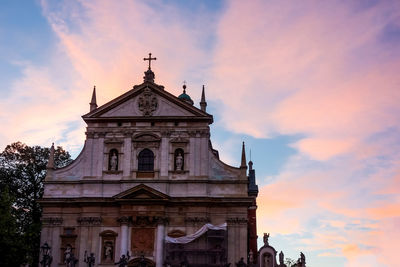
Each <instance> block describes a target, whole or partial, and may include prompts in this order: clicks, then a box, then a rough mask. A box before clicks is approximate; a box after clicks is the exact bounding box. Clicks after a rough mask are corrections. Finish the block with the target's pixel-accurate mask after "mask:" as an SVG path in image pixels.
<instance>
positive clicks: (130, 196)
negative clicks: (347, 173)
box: [114, 184, 169, 200]
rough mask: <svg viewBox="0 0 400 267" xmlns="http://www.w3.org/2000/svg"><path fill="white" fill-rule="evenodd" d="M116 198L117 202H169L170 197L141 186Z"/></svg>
mask: <svg viewBox="0 0 400 267" xmlns="http://www.w3.org/2000/svg"><path fill="white" fill-rule="evenodd" d="M114 198H115V199H117V200H168V199H169V196H168V195H166V194H164V193H162V192H160V191H157V190H155V189H154V188H151V187H149V186H147V185H144V184H140V185H137V186H135V187H132V188H131V189H128V190H126V191H124V192H121V193H119V194H118V195H115V196H114Z"/></svg>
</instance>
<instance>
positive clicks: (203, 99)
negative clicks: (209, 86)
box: [200, 85, 207, 112]
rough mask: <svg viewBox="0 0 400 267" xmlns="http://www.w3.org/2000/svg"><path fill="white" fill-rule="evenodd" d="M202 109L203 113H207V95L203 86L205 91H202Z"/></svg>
mask: <svg viewBox="0 0 400 267" xmlns="http://www.w3.org/2000/svg"><path fill="white" fill-rule="evenodd" d="M200 108H201V110H202V111H204V112H206V108H207V102H206V96H205V93H204V85H203V90H202V91H201V101H200Z"/></svg>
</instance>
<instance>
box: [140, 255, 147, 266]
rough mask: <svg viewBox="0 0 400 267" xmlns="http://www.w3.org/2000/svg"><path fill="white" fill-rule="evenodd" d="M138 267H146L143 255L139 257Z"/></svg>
mask: <svg viewBox="0 0 400 267" xmlns="http://www.w3.org/2000/svg"><path fill="white" fill-rule="evenodd" d="M138 267H147V263H146V260H145V259H144V255H143V254H142V255H141V256H140V259H139V263H138Z"/></svg>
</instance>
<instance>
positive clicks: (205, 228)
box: [165, 223, 226, 244]
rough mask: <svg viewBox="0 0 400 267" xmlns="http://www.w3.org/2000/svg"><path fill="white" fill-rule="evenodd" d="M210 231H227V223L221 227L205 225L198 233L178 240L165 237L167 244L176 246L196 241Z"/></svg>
mask: <svg viewBox="0 0 400 267" xmlns="http://www.w3.org/2000/svg"><path fill="white" fill-rule="evenodd" d="M208 230H224V231H226V223H223V224H221V225H212V224H211V223H207V224H205V225H203V226H202V227H201V228H200V229H199V230H197V232H196V233H194V234H191V235H185V236H181V237H177V238H173V237H169V236H166V237H165V242H167V243H174V244H187V243H190V242H192V241H193V240H195V239H196V238H198V237H200V236H201V235H203V234H204V233H205V232H207V231H208Z"/></svg>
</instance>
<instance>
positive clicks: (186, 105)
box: [40, 55, 278, 267]
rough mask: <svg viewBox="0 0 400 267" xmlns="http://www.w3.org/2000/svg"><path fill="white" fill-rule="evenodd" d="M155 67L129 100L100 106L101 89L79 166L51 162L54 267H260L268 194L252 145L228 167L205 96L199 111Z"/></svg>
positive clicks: (47, 212) (45, 232) (48, 205)
mask: <svg viewBox="0 0 400 267" xmlns="http://www.w3.org/2000/svg"><path fill="white" fill-rule="evenodd" d="M149 59H150V60H149ZM147 60H149V68H148V70H147V71H146V72H145V76H144V81H143V83H142V84H139V85H136V86H134V87H133V88H132V89H131V90H129V91H127V92H126V93H124V94H123V95H121V96H119V97H117V98H115V99H113V100H111V101H109V102H108V103H106V104H104V105H102V106H99V107H98V106H97V103H96V91H95V89H94V90H93V96H92V100H91V102H90V112H89V113H87V114H85V115H83V116H82V118H83V120H84V121H85V122H86V124H87V128H86V140H85V144H84V147H83V149H82V152H81V153H80V154H79V156H78V157H77V158H76V159H75V160H74V161H73V162H72V163H71V164H70V165H68V166H66V167H64V168H60V169H54V159H53V155H54V152H52V153H51V156H50V160H49V164H48V173H47V176H46V179H45V188H44V196H43V198H42V199H41V201H40V203H41V205H42V207H43V215H42V223H43V228H42V234H41V244H45V243H47V244H48V245H49V246H50V247H51V256H52V259H53V260H52V264H51V266H68V265H69V266H73V265H71V261H75V262H76V265H75V266H86V265H85V264H86V263H85V261H87V260H88V259H89V258H90V256H88V255H91V253H93V254H92V256H94V259H95V264H94V266H105V267H106V266H115V263H118V262H120V263H119V264H122V262H123V261H126V262H127V266H157V267H161V266H226V265H227V264H229V263H231V266H235V264H236V263H238V262H240V260H241V259H242V260H243V259H244V262H246V263H247V261H248V258H249V255H250V256H251V258H254V262H255V261H256V258H257V256H256V255H257V233H256V209H257V206H256V198H257V194H258V187H257V185H256V182H255V174H254V169H253V168H252V162H251V161H250V162H249V164H247V162H246V156H245V149H244V144H238V146H242V154H241V155H238V158H239V157H241V165H240V166H237V167H235V166H230V165H227V164H226V163H224V162H222V161H221V160H220V159H219V156H218V151H217V150H215V149H214V148H213V147H212V143H211V140H210V127H209V126H210V124H212V123H213V116H212V115H210V114H209V113H207V110H206V107H207V102H206V99H205V92H204V87H203V91H202V97H201V102H200V106H199V107H196V106H195V105H194V103H193V101H192V99H191V97H190V96H189V95H188V94H186V86H184V87H183V93H182V94H181V95H179V96H178V97H176V96H175V95H173V94H171V93H169V92H168V90H167V89H166V88H164V87H163V86H162V85H159V84H156V83H155V81H154V77H155V75H154V73H153V71H152V70H151V66H150V62H151V60H152V58H151V55H150V56H149V58H148V59H147ZM52 151H54V148H52ZM275 254H276V253H275ZM252 255H254V256H252ZM271 256H274V257H275V256H276V255H271ZM144 263H145V264H146V265H144ZM117 265H118V264H117ZM271 266H275V265H271ZM276 266H278V265H276Z"/></svg>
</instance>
